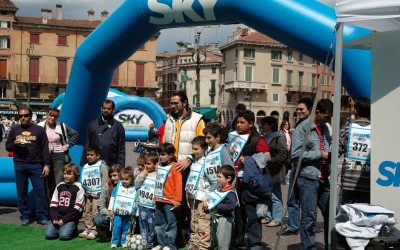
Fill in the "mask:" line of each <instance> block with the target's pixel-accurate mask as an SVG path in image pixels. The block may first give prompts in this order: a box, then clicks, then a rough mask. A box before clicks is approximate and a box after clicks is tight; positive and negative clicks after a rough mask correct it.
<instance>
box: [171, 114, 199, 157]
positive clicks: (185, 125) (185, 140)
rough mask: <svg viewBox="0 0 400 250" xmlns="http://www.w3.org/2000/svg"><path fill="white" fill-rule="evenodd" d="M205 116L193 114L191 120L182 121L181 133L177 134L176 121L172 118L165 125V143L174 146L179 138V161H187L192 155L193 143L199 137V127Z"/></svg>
mask: <svg viewBox="0 0 400 250" xmlns="http://www.w3.org/2000/svg"><path fill="white" fill-rule="evenodd" d="M202 117H203V116H202V115H200V114H198V113H196V112H193V111H192V113H191V115H190V117H189V118H186V119H184V120H183V121H182V124H181V128H180V133H179V135H177V134H176V132H177V130H178V128H177V127H175V122H176V120H175V119H174V118H173V117H172V116H170V117H168V120H167V122H166V124H165V132H164V137H165V140H164V141H165V142H169V143H172V144H174V142H175V138H176V137H177V136H178V137H179V148H178V149H177V151H178V160H182V159H186V158H187V157H188V156H190V154H191V153H192V147H191V141H192V140H193V138H194V137H196V136H197V125H198V124H199V122H200V120H201V118H202Z"/></svg>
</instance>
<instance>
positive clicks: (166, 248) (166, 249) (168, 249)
mask: <svg viewBox="0 0 400 250" xmlns="http://www.w3.org/2000/svg"><path fill="white" fill-rule="evenodd" d="M162 250H171V248H169V247H164V248H163V249H162Z"/></svg>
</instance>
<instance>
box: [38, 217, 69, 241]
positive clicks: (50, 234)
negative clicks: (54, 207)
mask: <svg viewBox="0 0 400 250" xmlns="http://www.w3.org/2000/svg"><path fill="white" fill-rule="evenodd" d="M76 225H77V223H76V222H75V221H70V222H68V223H65V224H64V225H62V226H61V227H60V226H58V225H54V224H53V223H49V224H48V225H47V229H46V233H45V237H46V239H47V240H54V239H57V238H60V240H70V239H72V237H73V235H74V233H76V231H77V227H76Z"/></svg>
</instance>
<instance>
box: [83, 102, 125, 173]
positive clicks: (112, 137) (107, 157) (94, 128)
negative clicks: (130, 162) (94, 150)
mask: <svg viewBox="0 0 400 250" xmlns="http://www.w3.org/2000/svg"><path fill="white" fill-rule="evenodd" d="M114 110H115V103H114V102H113V101H111V100H105V101H103V104H102V107H101V112H102V115H101V117H100V118H98V119H95V120H93V121H91V122H90V123H89V126H88V129H87V138H86V145H85V149H86V148H88V147H89V146H98V147H100V157H101V159H102V160H104V161H105V162H106V164H107V166H111V165H112V164H115V163H118V164H121V166H125V129H124V127H123V126H122V124H121V123H120V122H119V121H117V120H115V119H114V116H113V113H114ZM86 163H87V160H86V150H84V151H83V153H82V158H81V165H82V166H83V165H85V164H86Z"/></svg>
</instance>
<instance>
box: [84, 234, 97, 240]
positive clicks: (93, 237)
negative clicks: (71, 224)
mask: <svg viewBox="0 0 400 250" xmlns="http://www.w3.org/2000/svg"><path fill="white" fill-rule="evenodd" d="M86 239H88V240H94V239H96V235H95V234H94V233H89V234H88V236H86Z"/></svg>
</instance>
